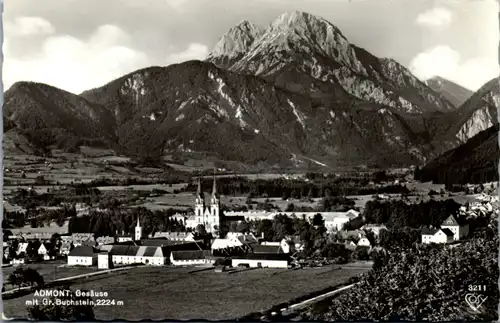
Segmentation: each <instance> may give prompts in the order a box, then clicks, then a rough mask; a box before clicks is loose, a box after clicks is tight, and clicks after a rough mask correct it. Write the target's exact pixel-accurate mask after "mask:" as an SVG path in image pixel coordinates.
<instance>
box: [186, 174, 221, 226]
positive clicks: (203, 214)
mask: <svg viewBox="0 0 500 323" xmlns="http://www.w3.org/2000/svg"><path fill="white" fill-rule="evenodd" d="M222 217H223V215H222V214H221V210H220V200H219V194H218V193H217V183H216V181H215V176H214V182H213V186H212V194H211V196H210V204H209V205H206V203H205V196H204V194H203V191H202V187H201V180H200V179H199V178H198V190H197V192H196V199H195V204H194V219H193V220H192V221H188V222H189V223H186V225H187V226H189V227H192V228H196V227H198V226H199V225H200V224H201V225H203V226H204V227H205V230H206V231H207V232H208V233H212V234H213V235H215V234H217V235H218V234H220V230H221V226H222V224H223V223H222Z"/></svg>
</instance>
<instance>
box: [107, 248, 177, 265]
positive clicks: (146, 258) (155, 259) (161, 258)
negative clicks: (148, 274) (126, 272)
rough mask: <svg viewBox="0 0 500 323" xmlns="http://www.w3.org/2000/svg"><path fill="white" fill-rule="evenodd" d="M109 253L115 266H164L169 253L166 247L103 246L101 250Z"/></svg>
mask: <svg viewBox="0 0 500 323" xmlns="http://www.w3.org/2000/svg"><path fill="white" fill-rule="evenodd" d="M100 250H101V252H102V251H105V252H106V251H107V252H108V253H109V255H110V256H109V257H110V258H111V263H112V264H113V265H117V264H119V265H130V264H145V265H153V266H163V265H165V264H166V261H167V259H166V258H167V255H166V254H167V253H168V251H167V250H166V249H165V247H154V246H137V245H132V244H126V245H120V244H115V245H103V246H101V248H100Z"/></svg>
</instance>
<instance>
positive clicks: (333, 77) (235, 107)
mask: <svg viewBox="0 0 500 323" xmlns="http://www.w3.org/2000/svg"><path fill="white" fill-rule="evenodd" d="M35 87H36V88H38V87H40V88H42V90H39V89H34V90H33V91H31V92H29V93H31V94H26V93H25V92H23V91H20V89H19V88H18V87H16V88H14V90H13V91H11V92H10V93H11V94H9V96H12V97H14V98H17V97H22V98H23V100H25V101H26V100H27V101H29V102H34V103H32V104H31V106H32V107H38V108H37V109H39V110H40V111H46V113H45V114H42V115H40V120H41V123H40V124H37V123H35V125H31V123H29V122H28V121H30V120H32V117H31V116H30V114H31V115H36V113H35V112H29V111H32V110H36V109H34V108H32V109H31V110H30V109H27V108H26V107H25V106H23V105H24V101H23V100H21V99H13V100H10V101H8V102H7V101H6V104H5V105H4V111H7V112H9V113H7V114H6V115H7V116H8V119H9V120H11V119H12V120H11V121H12V122H14V124H17V125H18V128H21V129H25V130H27V132H28V133H29V132H32V131H34V130H36V131H39V130H43V131H49V132H50V131H52V130H51V129H59V127H62V128H61V129H62V130H64V131H63V132H64V134H63V135H62V134H57V135H53V134H52V135H51V136H52V137H57V138H59V139H57V138H55V139H54V138H52V140H51V141H47V142H50V143H51V144H54V143H57V142H61V141H64V140H67V139H64V137H65V136H69V137H77V138H78V137H80V138H87V137H90V138H100V139H102V138H104V139H106V140H107V141H108V142H110V143H109V144H110V145H111V146H113V147H114V148H115V149H116V150H117V151H118V152H119V153H122V154H125V155H128V156H132V157H137V158H142V159H150V160H161V159H162V158H170V159H171V158H174V159H175V160H179V161H181V162H182V161H186V160H188V159H192V158H195V159H196V158H200V159H207V158H208V159H211V160H217V161H220V162H237V163H239V164H248V165H259V167H261V166H262V167H264V168H266V167H267V168H269V167H271V168H274V169H276V168H281V169H283V168H297V167H305V168H310V167H320V168H321V167H326V168H331V167H335V166H337V165H370V164H373V165H377V164H381V165H396V164H397V165H400V164H405V165H408V164H419V163H422V162H424V161H425V160H427V159H428V158H432V157H434V156H436V151H439V149H437V148H436V147H438V148H439V146H440V145H442V146H443V147H445V146H446V145H444V144H443V143H442V142H441V141H440V139H436V138H434V137H436V136H435V134H436V133H437V131H438V130H436V129H440V127H439V126H438V125H440V123H439V122H441V123H443V124H445V123H446V120H444V119H443V118H442V116H443V115H447V114H449V113H453V111H454V110H456V108H454V106H453V104H452V103H450V102H448V101H447V100H446V99H444V98H443V97H442V96H441V95H440V94H438V93H435V92H434V91H433V90H432V89H431V88H429V87H428V86H427V85H426V84H424V83H423V82H421V81H420V80H418V79H417V78H416V77H415V76H413V75H412V74H411V73H410V71H409V70H408V69H407V68H405V67H404V66H402V65H401V64H399V63H397V62H396V61H395V60H393V59H390V58H377V57H376V56H374V55H372V54H370V53H369V52H368V51H366V50H364V49H362V48H360V47H357V46H356V45H353V44H350V43H349V41H348V40H347V39H346V38H345V37H344V36H343V35H342V33H341V31H340V30H339V29H338V28H337V27H335V26H334V25H333V24H331V23H329V22H328V21H326V20H324V19H322V18H318V17H315V16H313V15H310V14H306V13H301V12H292V13H285V14H283V15H280V16H279V17H278V18H277V19H275V20H274V21H273V22H272V23H271V24H270V25H269V26H268V27H267V28H262V27H259V26H257V25H255V24H252V23H250V22H248V21H242V22H240V23H239V24H237V25H236V26H234V27H232V28H231V29H229V30H228V32H226V33H225V34H224V35H223V36H222V37H221V38H220V39H219V41H218V42H217V44H216V45H215V47H214V50H213V51H212V52H211V53H210V54H209V55H208V57H207V59H206V60H204V61H197V60H193V61H187V62H183V63H179V64H173V65H169V66H167V67H159V66H152V67H148V68H144V69H140V70H137V71H135V72H132V73H129V74H127V75H124V76H122V77H119V78H117V79H115V80H112V81H111V82H108V83H107V84H105V85H104V86H101V87H97V88H94V89H89V90H87V91H84V92H82V93H81V94H80V95H73V94H70V93H68V92H65V91H62V90H61V93H55V92H58V91H57V90H55V88H54V89H52V90H51V91H53V92H54V94H53V98H56V100H55V101H54V100H52V101H50V100H49V101H47V99H46V98H45V96H43V95H34V94H33V93H38V92H40V91H42V92H43V89H44V88H45V87H44V85H40V84H39V85H36V86H35ZM9 91H10V90H9ZM9 91H7V92H9ZM59 98H60V99H59ZM38 101H40V102H38ZM80 108H81V109H82V111H79V109H80ZM68 109H69V110H68ZM14 111H28V112H26V113H24V114H23V113H19V112H15V113H14ZM68 111H72V113H73V114H74V115H75V116H72V118H70V117H68V116H67V114H68ZM49 112H50V113H49ZM51 113H52V114H55V115H56V116H64V118H63V117H56V118H53V119H54V120H49V118H51V116H52V115H51ZM433 118H434V119H435V120H437V121H436V125H435V126H429V125H430V124H431V123H432V122H434V121H432V122H431V121H429V120H434V119H433ZM45 119H47V120H45ZM58 120H64V122H62V121H58ZM96 120H100V121H99V122H97V121H96ZM49 121H50V122H49ZM56 121H57V122H56ZM82 121H83V122H82ZM85 124H88V125H89V126H88V127H85V129H82V125H85ZM66 128H67V129H66ZM444 128H446V129H448V128H451V125H448V124H446V127H443V129H444ZM439 131H443V130H439ZM60 137H63V139H64V140H63V139H61V138H60ZM30 138H33V134H31V136H30ZM104 139H103V140H104ZM454 144H455V143H448V144H447V145H448V146H452V145H454ZM448 146H446V147H448ZM441 149H444V148H441Z"/></svg>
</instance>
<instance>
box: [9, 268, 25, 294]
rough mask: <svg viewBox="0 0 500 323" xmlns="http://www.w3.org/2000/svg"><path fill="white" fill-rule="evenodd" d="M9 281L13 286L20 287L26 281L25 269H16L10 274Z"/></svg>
mask: <svg viewBox="0 0 500 323" xmlns="http://www.w3.org/2000/svg"><path fill="white" fill-rule="evenodd" d="M7 282H8V283H9V284H11V285H12V286H17V287H18V289H19V288H21V285H22V284H23V283H24V269H23V268H17V269H16V270H14V272H13V273H11V274H10V275H9V278H8V280H7Z"/></svg>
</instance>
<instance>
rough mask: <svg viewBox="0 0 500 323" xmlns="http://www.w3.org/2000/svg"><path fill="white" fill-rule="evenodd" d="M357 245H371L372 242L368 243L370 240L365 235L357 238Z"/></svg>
mask: <svg viewBox="0 0 500 323" xmlns="http://www.w3.org/2000/svg"><path fill="white" fill-rule="evenodd" d="M357 246H358V247H371V246H372V244H371V243H370V241H369V240H368V239H367V238H366V237H363V238H361V239H359V241H358V243H357Z"/></svg>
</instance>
